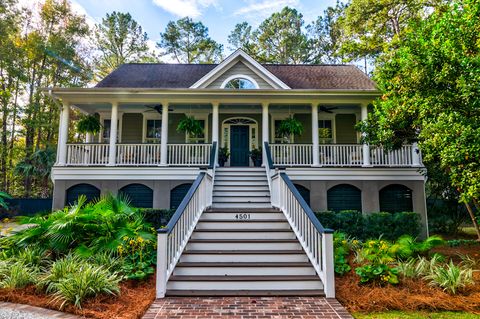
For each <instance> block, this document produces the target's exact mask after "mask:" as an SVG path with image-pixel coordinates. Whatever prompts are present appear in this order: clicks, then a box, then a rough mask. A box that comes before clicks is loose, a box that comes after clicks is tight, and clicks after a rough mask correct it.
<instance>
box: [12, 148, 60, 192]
mask: <svg viewBox="0 0 480 319" xmlns="http://www.w3.org/2000/svg"><path fill="white" fill-rule="evenodd" d="M55 156H56V150H55V149H54V148H52V147H47V148H45V149H38V150H36V151H35V152H34V153H33V154H32V155H31V156H30V157H29V158H28V159H24V160H23V161H21V162H19V163H18V164H17V166H16V167H15V172H16V173H17V174H19V175H21V176H23V177H24V178H25V180H27V181H28V183H29V185H26V186H25V193H26V196H27V197H28V196H30V189H31V186H30V185H31V184H32V181H38V184H39V185H40V188H41V190H40V196H41V197H42V198H47V197H48V196H49V195H50V187H49V186H50V185H49V183H50V172H51V170H52V167H53V164H54V163H55Z"/></svg>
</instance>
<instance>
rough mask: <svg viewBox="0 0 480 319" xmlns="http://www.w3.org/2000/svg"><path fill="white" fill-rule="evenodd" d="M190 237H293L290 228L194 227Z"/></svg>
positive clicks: (293, 234)
mask: <svg viewBox="0 0 480 319" xmlns="http://www.w3.org/2000/svg"><path fill="white" fill-rule="evenodd" d="M191 238H192V239H295V238H296V236H295V233H293V232H292V231H291V230H290V229H225V230H221V229H196V230H195V231H194V232H193V234H192V237H191Z"/></svg>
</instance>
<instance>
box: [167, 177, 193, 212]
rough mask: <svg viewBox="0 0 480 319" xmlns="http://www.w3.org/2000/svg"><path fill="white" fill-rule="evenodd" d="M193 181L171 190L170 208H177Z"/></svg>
mask: <svg viewBox="0 0 480 319" xmlns="http://www.w3.org/2000/svg"><path fill="white" fill-rule="evenodd" d="M191 186H192V183H185V184H181V185H178V186H177V187H175V188H173V189H172V190H171V191H170V209H176V208H177V207H178V206H179V205H180V203H181V202H182V200H183V198H184V197H185V195H187V193H188V190H189V189H190V187H191Z"/></svg>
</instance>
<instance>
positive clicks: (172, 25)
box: [157, 17, 223, 63]
mask: <svg viewBox="0 0 480 319" xmlns="http://www.w3.org/2000/svg"><path fill="white" fill-rule="evenodd" d="M160 37H161V40H160V42H158V43H157V45H158V47H160V48H162V49H164V50H165V55H170V56H172V57H173V58H174V59H175V60H176V61H177V62H178V63H214V62H219V61H220V60H221V59H222V53H223V46H222V45H221V44H219V43H217V42H215V41H214V40H212V39H211V38H210V36H209V35H208V28H207V27H206V26H205V25H203V23H201V22H195V21H193V20H192V19H191V18H189V17H185V18H182V19H180V20H177V21H170V22H169V23H168V24H167V27H166V28H165V32H164V33H160Z"/></svg>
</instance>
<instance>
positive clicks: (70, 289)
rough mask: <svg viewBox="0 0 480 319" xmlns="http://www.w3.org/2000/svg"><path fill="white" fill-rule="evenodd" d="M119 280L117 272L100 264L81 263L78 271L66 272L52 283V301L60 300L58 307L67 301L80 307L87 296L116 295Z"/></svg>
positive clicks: (118, 289) (118, 291) (61, 306)
mask: <svg viewBox="0 0 480 319" xmlns="http://www.w3.org/2000/svg"><path fill="white" fill-rule="evenodd" d="M119 282H120V277H119V276H117V274H115V273H113V274H112V273H110V272H109V271H108V270H107V269H105V268H103V267H102V266H96V265H92V264H88V263H82V264H81V265H80V266H79V271H78V272H76V273H68V274H66V276H65V277H64V278H61V279H60V280H59V281H58V282H57V283H55V284H54V286H53V288H52V289H53V290H54V291H55V293H54V294H53V296H54V298H53V302H61V304H60V308H63V307H64V306H65V304H67V303H68V304H73V305H74V306H76V307H78V308H81V307H82V302H84V301H85V299H87V298H89V297H95V296H96V295H98V294H110V295H118V294H119V293H120V287H119V286H118V283H119Z"/></svg>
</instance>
